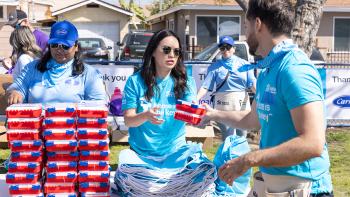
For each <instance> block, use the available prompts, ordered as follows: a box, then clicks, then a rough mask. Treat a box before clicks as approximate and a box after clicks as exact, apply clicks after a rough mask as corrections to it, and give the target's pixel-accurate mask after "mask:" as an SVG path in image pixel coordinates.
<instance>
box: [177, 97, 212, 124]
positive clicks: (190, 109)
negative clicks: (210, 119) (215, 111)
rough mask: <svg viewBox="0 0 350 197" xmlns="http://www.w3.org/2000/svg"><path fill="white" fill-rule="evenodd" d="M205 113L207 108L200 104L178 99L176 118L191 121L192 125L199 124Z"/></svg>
mask: <svg viewBox="0 0 350 197" xmlns="http://www.w3.org/2000/svg"><path fill="white" fill-rule="evenodd" d="M205 113H206V110H205V108H204V107H202V106H200V105H198V104H193V103H190V102H186V101H183V100H177V101H176V111H175V116H174V118H175V119H177V120H181V121H184V122H187V123H190V124H192V125H197V124H199V123H200V122H201V120H202V119H201V117H202V116H203V115H204V114H205Z"/></svg>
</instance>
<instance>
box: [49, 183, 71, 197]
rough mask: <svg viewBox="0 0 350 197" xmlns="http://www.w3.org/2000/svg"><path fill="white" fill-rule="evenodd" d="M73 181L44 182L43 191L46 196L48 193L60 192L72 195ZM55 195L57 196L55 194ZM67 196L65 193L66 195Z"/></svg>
mask: <svg viewBox="0 0 350 197" xmlns="http://www.w3.org/2000/svg"><path fill="white" fill-rule="evenodd" d="M75 191H76V190H75V183H48V182H47V183H45V185H44V193H45V194H46V197H48V196H49V194H52V195H53V194H62V193H66V194H69V195H68V196H69V197H70V195H73V194H75V195H76V193H75ZM56 197H57V196H56ZM66 197H67V195H66Z"/></svg>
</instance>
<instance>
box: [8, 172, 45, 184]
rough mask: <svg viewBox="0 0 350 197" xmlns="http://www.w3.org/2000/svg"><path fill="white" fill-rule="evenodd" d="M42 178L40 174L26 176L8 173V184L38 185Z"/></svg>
mask: <svg viewBox="0 0 350 197" xmlns="http://www.w3.org/2000/svg"><path fill="white" fill-rule="evenodd" d="M39 178H40V176H39V175H38V174H31V173H30V174H29V173H28V174H24V173H7V174H6V183H7V184H22V183H26V184H30V183H32V184H33V183H37V182H38V181H39Z"/></svg>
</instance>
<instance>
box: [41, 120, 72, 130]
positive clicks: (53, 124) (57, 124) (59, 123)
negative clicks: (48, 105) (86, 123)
mask: <svg viewBox="0 0 350 197" xmlns="http://www.w3.org/2000/svg"><path fill="white" fill-rule="evenodd" d="M75 127H76V123H75V118H74V117H72V118H64V117H59V118H56V117H52V118H51V117H50V118H45V120H44V128H45V129H75Z"/></svg>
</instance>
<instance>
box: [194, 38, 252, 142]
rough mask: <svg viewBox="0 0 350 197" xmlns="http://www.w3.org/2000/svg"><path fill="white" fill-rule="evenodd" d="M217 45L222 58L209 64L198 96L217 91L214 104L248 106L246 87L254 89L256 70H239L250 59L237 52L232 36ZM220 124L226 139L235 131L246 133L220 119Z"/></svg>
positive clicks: (223, 107) (238, 108) (228, 107)
mask: <svg viewBox="0 0 350 197" xmlns="http://www.w3.org/2000/svg"><path fill="white" fill-rule="evenodd" d="M218 47H219V49H220V52H221V55H222V58H221V59H220V60H218V61H216V62H214V63H213V64H212V65H210V66H209V67H208V70H207V76H206V78H205V80H204V83H203V84H202V87H201V88H200V90H199V91H198V94H197V100H198V101H199V100H200V99H201V98H202V97H203V96H204V95H205V94H207V92H208V91H210V92H212V95H215V97H214V98H215V99H213V102H214V103H213V105H214V107H215V108H216V109H219V110H225V111H231V110H234V111H241V110H249V109H250V103H249V96H248V94H247V92H246V91H247V90H248V89H251V90H252V91H253V92H255V84H256V78H255V76H254V72H253V71H248V72H240V71H239V70H238V69H239V68H240V67H241V66H243V65H246V64H249V62H247V61H245V60H243V59H241V58H239V57H237V56H235V55H234V53H235V48H234V40H233V39H232V37H230V36H222V37H221V38H220V41H219V44H218ZM220 86H221V87H220ZM214 87H215V88H214ZM218 126H219V128H220V130H221V132H222V140H223V141H225V139H226V137H227V136H230V135H232V134H237V135H239V136H243V137H246V135H247V131H245V130H239V129H233V128H230V127H228V126H226V125H224V124H221V123H218Z"/></svg>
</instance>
